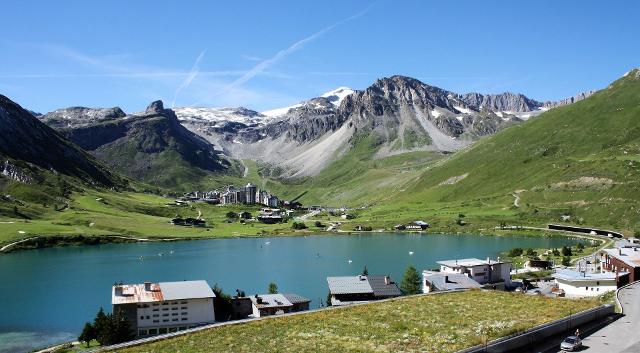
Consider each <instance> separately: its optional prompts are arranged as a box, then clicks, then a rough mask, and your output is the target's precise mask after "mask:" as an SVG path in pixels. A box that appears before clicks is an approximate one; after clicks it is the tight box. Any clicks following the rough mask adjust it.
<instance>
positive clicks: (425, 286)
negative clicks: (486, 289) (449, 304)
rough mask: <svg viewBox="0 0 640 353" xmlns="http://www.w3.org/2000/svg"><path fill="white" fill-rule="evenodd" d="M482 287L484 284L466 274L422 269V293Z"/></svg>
mask: <svg viewBox="0 0 640 353" xmlns="http://www.w3.org/2000/svg"><path fill="white" fill-rule="evenodd" d="M480 288H482V285H481V284H480V283H478V282H476V281H474V280H473V279H471V278H469V276H467V275H466V274H461V273H442V272H436V271H428V270H425V271H422V293H432V292H446V291H452V290H462V289H480Z"/></svg>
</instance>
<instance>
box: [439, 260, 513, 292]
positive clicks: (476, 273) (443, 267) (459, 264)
mask: <svg viewBox="0 0 640 353" xmlns="http://www.w3.org/2000/svg"><path fill="white" fill-rule="evenodd" d="M438 264H439V265H440V272H442V273H459V274H464V275H466V276H468V277H469V278H471V279H473V280H474V281H476V282H478V283H480V284H487V283H490V284H504V286H505V287H510V286H511V262H504V261H500V258H498V260H491V259H490V258H487V260H486V261H485V260H480V259H475V258H470V259H459V260H447V261H438Z"/></svg>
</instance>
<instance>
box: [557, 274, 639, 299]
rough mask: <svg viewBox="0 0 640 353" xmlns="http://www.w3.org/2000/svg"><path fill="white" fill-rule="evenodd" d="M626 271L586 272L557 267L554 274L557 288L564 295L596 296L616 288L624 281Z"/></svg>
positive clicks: (626, 275)
mask: <svg viewBox="0 0 640 353" xmlns="http://www.w3.org/2000/svg"><path fill="white" fill-rule="evenodd" d="M628 275H629V274H628V273H617V274H616V273H612V272H603V273H587V272H581V271H574V270H568V269H558V270H556V273H555V275H554V277H555V281H556V283H557V285H558V289H559V290H561V291H563V292H564V294H565V296H566V297H596V296H599V295H601V294H604V293H606V292H610V291H614V290H616V289H618V283H626V282H627V281H628V279H623V278H621V277H628Z"/></svg>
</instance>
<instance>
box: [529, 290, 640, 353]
mask: <svg viewBox="0 0 640 353" xmlns="http://www.w3.org/2000/svg"><path fill="white" fill-rule="evenodd" d="M620 304H622V308H623V314H624V315H619V316H618V317H616V318H607V319H605V320H602V321H598V322H592V323H589V324H586V325H583V326H582V327H580V332H581V333H580V336H581V337H582V339H583V341H582V342H583V345H584V348H583V349H582V350H581V352H593V353H638V352H640V334H638V332H639V329H640V282H636V283H634V284H632V285H630V286H628V287H626V288H624V289H622V290H621V291H620ZM571 334H573V329H572V332H571ZM568 335H569V334H564V335H561V336H555V337H549V339H548V340H546V342H541V343H540V344H538V345H537V346H536V347H533V348H529V349H526V350H522V351H521V352H527V353H528V352H545V353H554V352H562V351H561V350H560V342H561V341H562V339H564V337H566V336H568Z"/></svg>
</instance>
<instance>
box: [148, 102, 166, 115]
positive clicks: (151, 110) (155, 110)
mask: <svg viewBox="0 0 640 353" xmlns="http://www.w3.org/2000/svg"><path fill="white" fill-rule="evenodd" d="M162 112H164V104H162V101H161V100H157V101H153V102H151V104H149V106H147V109H146V110H145V113H147V114H159V113H162Z"/></svg>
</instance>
